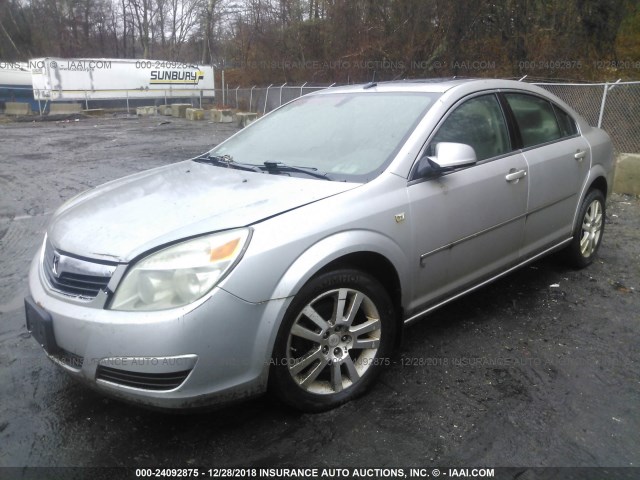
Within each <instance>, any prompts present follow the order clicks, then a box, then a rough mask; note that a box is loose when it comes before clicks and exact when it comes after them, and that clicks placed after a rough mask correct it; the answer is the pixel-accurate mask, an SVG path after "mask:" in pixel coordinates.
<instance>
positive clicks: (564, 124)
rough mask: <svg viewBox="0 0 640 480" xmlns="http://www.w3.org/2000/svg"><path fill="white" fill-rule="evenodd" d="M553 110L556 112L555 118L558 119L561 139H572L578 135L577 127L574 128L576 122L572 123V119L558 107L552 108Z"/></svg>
mask: <svg viewBox="0 0 640 480" xmlns="http://www.w3.org/2000/svg"><path fill="white" fill-rule="evenodd" d="M553 110H554V111H555V112H556V118H557V119H558V124H559V125H560V132H561V133H562V136H563V137H572V136H573V135H575V134H577V133H578V127H576V122H574V121H573V118H571V116H570V115H569V114H568V113H567V112H565V111H564V110H562V109H560V107H556V106H555V105H554V106H553Z"/></svg>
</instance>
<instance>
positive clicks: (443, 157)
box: [427, 142, 478, 170]
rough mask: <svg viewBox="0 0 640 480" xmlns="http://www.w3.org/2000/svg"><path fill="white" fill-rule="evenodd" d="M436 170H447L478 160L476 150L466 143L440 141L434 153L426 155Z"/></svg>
mask: <svg viewBox="0 0 640 480" xmlns="http://www.w3.org/2000/svg"><path fill="white" fill-rule="evenodd" d="M427 159H428V161H429V163H430V164H431V166H432V167H434V168H435V169H436V170H445V169H447V170H449V169H453V168H456V167H464V166H467V165H473V164H474V163H476V162H477V161H478V157H477V156H476V151H475V150H474V149H473V147H472V146H471V145H467V144H466V143H451V142H440V143H437V144H436V155H435V156H434V157H427Z"/></svg>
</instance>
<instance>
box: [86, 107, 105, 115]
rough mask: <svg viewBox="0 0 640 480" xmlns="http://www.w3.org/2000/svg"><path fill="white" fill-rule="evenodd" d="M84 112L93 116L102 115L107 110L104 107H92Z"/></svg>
mask: <svg viewBox="0 0 640 480" xmlns="http://www.w3.org/2000/svg"><path fill="white" fill-rule="evenodd" d="M82 113H83V114H85V115H89V116H91V117H101V116H102V115H104V114H105V113H107V112H106V111H105V109H104V108H90V109H88V110H82Z"/></svg>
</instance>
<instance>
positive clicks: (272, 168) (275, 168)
mask: <svg viewBox="0 0 640 480" xmlns="http://www.w3.org/2000/svg"><path fill="white" fill-rule="evenodd" d="M264 166H265V168H266V169H267V172H269V173H274V172H296V173H304V174H306V175H309V176H311V177H316V178H322V179H324V180H329V181H331V180H333V179H332V178H331V177H330V176H329V174H328V173H326V172H322V171H320V170H318V169H317V168H315V167H296V166H293V165H287V164H286V163H282V162H269V161H267V162H264Z"/></svg>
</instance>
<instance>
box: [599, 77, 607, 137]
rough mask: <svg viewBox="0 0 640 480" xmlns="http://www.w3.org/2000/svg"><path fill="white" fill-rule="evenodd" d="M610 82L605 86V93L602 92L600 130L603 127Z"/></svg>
mask: <svg viewBox="0 0 640 480" xmlns="http://www.w3.org/2000/svg"><path fill="white" fill-rule="evenodd" d="M608 86H609V82H607V83H605V84H604V91H603V92H602V103H601V104H600V115H599V116H598V128H601V127H602V117H603V116H604V106H605V104H606V103H607V92H608V91H609V89H608V88H607V87H608Z"/></svg>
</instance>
